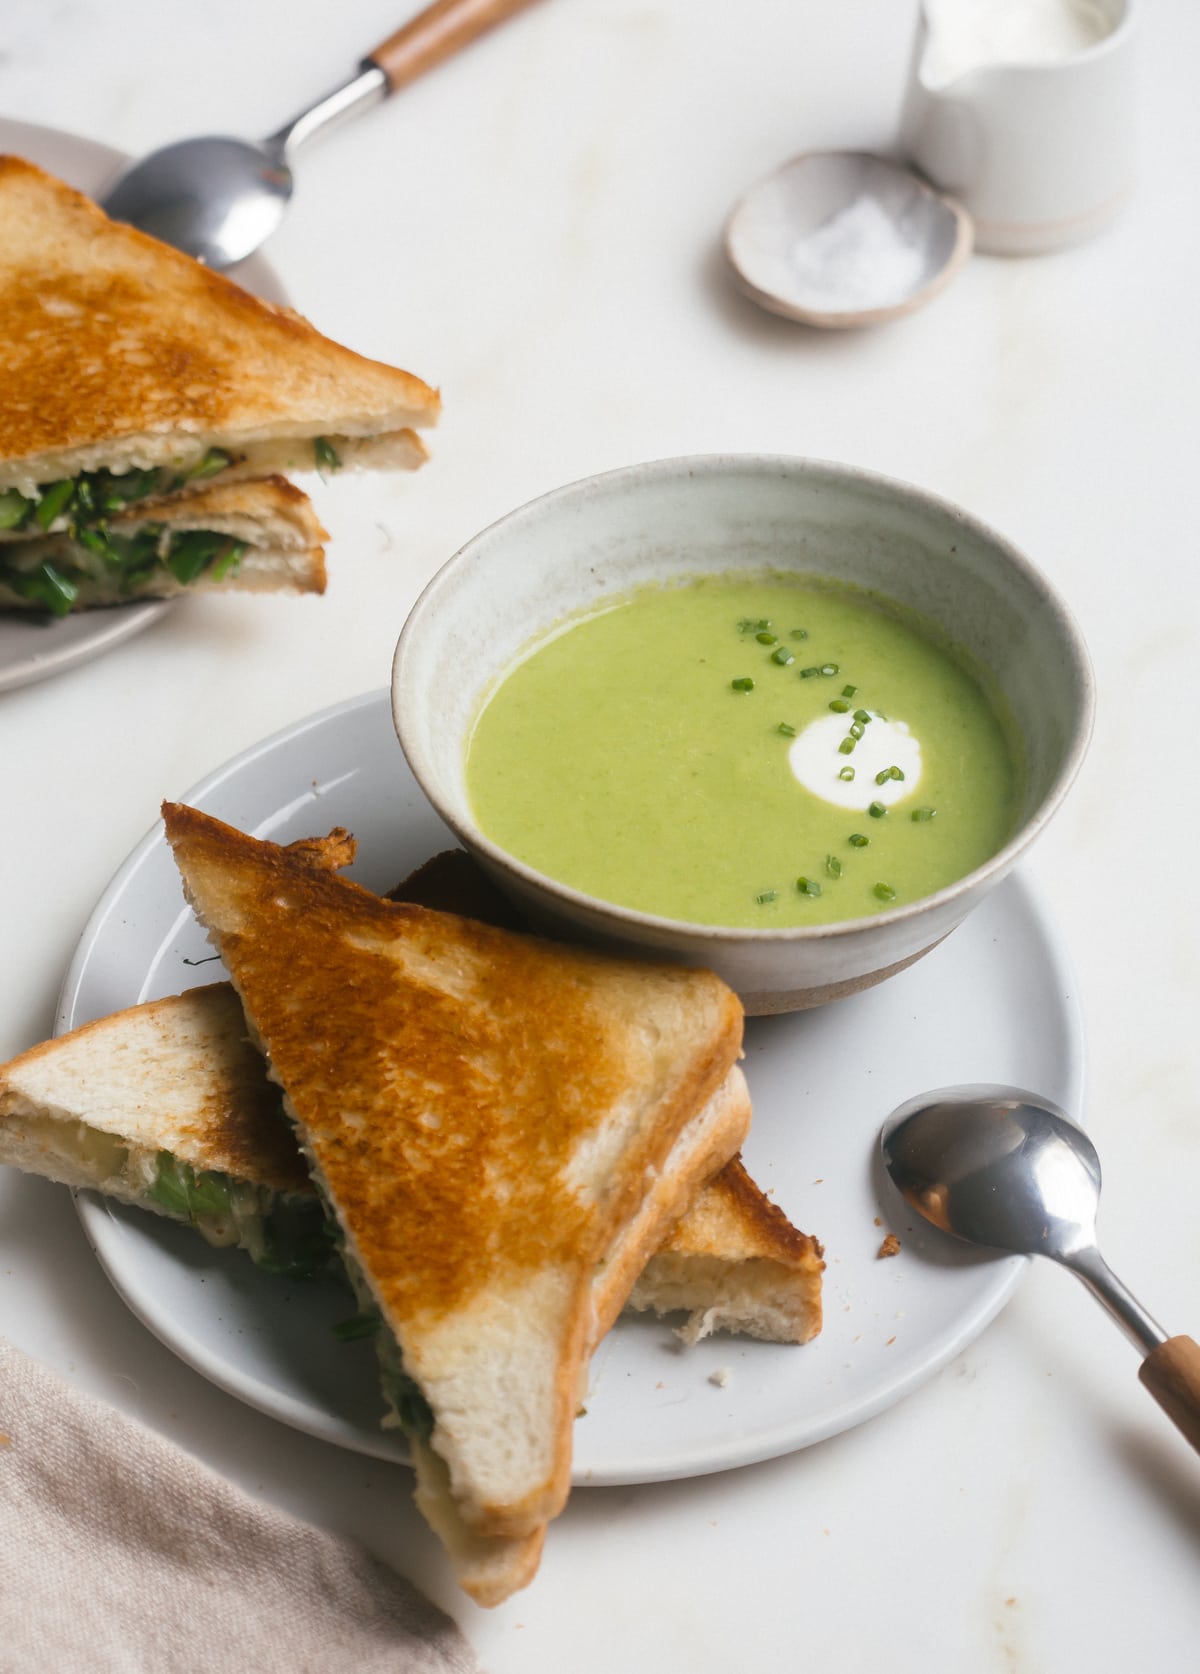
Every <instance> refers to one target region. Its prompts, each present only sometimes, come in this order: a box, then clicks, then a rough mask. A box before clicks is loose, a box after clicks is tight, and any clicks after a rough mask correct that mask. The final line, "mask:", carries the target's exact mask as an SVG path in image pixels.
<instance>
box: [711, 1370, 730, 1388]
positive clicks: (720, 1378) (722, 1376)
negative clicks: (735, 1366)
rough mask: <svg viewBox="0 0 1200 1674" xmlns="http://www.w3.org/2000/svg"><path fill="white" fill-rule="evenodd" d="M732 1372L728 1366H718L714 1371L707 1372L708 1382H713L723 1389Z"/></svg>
mask: <svg viewBox="0 0 1200 1674" xmlns="http://www.w3.org/2000/svg"><path fill="white" fill-rule="evenodd" d="M732 1376H733V1373H732V1372H731V1371H730V1370H729V1367H728V1366H718V1367H717V1369H716V1371H715V1372H710V1373H709V1374H708V1381H709V1383H715V1384H716V1386H717V1388H718V1389H724V1388H725V1386H726V1384H727V1383H728V1382H729V1380H730V1378H731V1377H732Z"/></svg>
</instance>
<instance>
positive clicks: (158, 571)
mask: <svg viewBox="0 0 1200 1674" xmlns="http://www.w3.org/2000/svg"><path fill="white" fill-rule="evenodd" d="M143 532H145V544H148V545H149V547H150V549H151V552H152V553H153V552H154V551H155V550H157V551H158V552H159V553H160V557H159V558H158V560H157V561H155V560H154V558H153V557H151V558H149V559H147V558H146V557H145V556H139V554H138V548H137V546H136V544H135V543H137V542H138V540H139V537H141V536H142V535H143ZM193 533H200V534H204V533H208V534H212V535H219V536H222V537H224V542H223V544H222V543H216V544H215V550H214V552H213V555H212V557H211V558H210V559H209V561H208V562H207V563H205V565H204V567H203V568H201V569H200V570H199V572H198V573H197V574H195V575H191V574H190V572H189V571H188V570H187V569H183V570H181V571H179V572H177V571H176V570H175V569H174V568H173V567H172V565H171V563H170V562H169V559H168V553H169V550H170V549H171V548H173V547H177V546H178V545H179V542H178V537H179V536H183V535H189V534H193ZM100 538H101V537H100V536H99V535H98V533H97V531H95V530H92V531H89V532H88V534H87V535H86V536H85V537H84V538H83V539H81V538H80V536H79V535H78V534H74V533H72V534H68V533H64V534H58V535H46V536H43V537H42V538H41V539H38V540H23V541H18V542H11V543H8V544H2V545H0V608H3V609H18V610H19V609H27V610H38V609H44V608H45V607H46V601H45V592H44V589H36V588H34V589H23V588H22V585H21V583H22V578H23V577H28V576H30V575H31V574H37V573H38V572H39V570H40V569H41V567H42V566H44V565H46V564H49V565H51V566H52V567H53V569H54V572H55V574H56V575H57V576H58V577H59V578H60V586H61V588H62V591H64V592H69V593H70V594H71V595H72V596H70V597H68V598H67V599H66V600H65V602H64V608H63V609H62V610H61V611H60V612H59V614H67V611H68V610H84V609H90V608H91V607H93V606H96V605H106V604H118V603H122V602H123V601H125V600H127V599H168V598H174V597H175V596H177V595H178V594H181V593H196V592H209V591H212V590H214V589H217V590H220V591H222V592H231V591H237V592H242V593H248V592H254V593H265V592H272V593H273V592H293V593H323V592H324V590H325V549H324V547H323V546H322V544H321V543H322V541H323V540H324V539H326V533H325V530H324V529H323V528H322V527H321V524H320V522H319V520H318V518H317V515H316V513H315V512H314V510H313V507H312V502H311V501H310V500H309V498H308V496H307V494H305V493H303V492H302V490H301V489H299V488H297V487H296V486H295V484H294V483H290V482H288V481H287V479H286V478H285V477H278V476H274V477H264V478H262V479H261V480H259V481H254V482H233V483H226V482H220V483H215V484H213V485H212V486H211V487H209V488H204V489H199V490H197V491H196V492H194V493H190V494H186V495H182V496H176V497H175V498H173V499H170V500H163V501H160V502H158V503H157V504H155V505H153V506H148V505H147V506H143V505H139V506H138V507H137V509H136V510H130V511H127V512H124V513H121V514H120V515H118V516H114V517H110V518H108V519H107V520H106V526H105V534H104V537H103V538H104V540H105V543H106V546H107V551H108V555H107V556H105V555H104V554H103V553H101V552H97V550H96V549H95V546H94V545H93V546H88V545H87V544H86V540H88V539H90V540H91V541H92V542H93V543H94V542H95V541H97V540H98V539H100ZM234 546H237V547H239V548H244V550H242V551H240V552H233V551H232V548H233V547H234ZM121 553H125V554H127V564H126V566H125V567H122V566H121V564H120V562H119V555H120V554H121ZM223 553H224V554H226V555H228V556H229V558H230V562H228V563H227V564H223V563H222V562H221V558H222V554H223ZM63 584H65V585H63ZM56 602H57V601H56Z"/></svg>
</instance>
